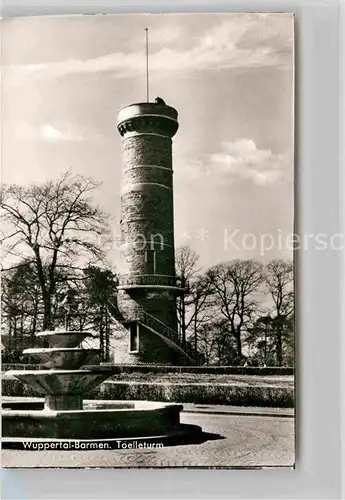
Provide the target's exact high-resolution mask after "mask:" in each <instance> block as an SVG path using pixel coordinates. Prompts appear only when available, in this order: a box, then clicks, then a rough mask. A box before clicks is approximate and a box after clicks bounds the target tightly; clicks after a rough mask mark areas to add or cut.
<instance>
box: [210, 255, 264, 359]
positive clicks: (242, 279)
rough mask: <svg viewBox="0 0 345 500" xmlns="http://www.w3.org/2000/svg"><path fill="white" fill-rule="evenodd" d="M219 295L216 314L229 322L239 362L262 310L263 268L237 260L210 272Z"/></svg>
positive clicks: (211, 280)
mask: <svg viewBox="0 0 345 500" xmlns="http://www.w3.org/2000/svg"><path fill="white" fill-rule="evenodd" d="M207 276H208V279H209V281H210V284H211V287H212V290H213V293H214V294H215V303H216V311H215V312H216V313H217V310H218V311H219V313H218V314H219V315H220V316H221V317H223V318H224V319H225V320H226V323H227V325H228V326H227V328H228V329H229V332H230V334H231V335H232V336H233V337H234V338H235V340H236V350H237V356H238V358H239V360H240V359H241V358H242V337H243V333H244V332H245V331H246V329H247V328H248V326H249V325H251V324H252V322H253V318H254V317H255V314H256V313H257V310H258V296H257V293H258V292H259V290H260V287H261V284H262V281H263V277H262V264H260V263H259V262H257V261H254V260H233V261H231V262H225V263H221V264H218V265H216V266H214V267H212V268H211V269H209V270H208V272H207Z"/></svg>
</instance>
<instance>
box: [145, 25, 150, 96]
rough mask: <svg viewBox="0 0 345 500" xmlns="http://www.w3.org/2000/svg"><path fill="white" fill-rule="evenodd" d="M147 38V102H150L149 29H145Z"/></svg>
mask: <svg viewBox="0 0 345 500" xmlns="http://www.w3.org/2000/svg"><path fill="white" fill-rule="evenodd" d="M145 35H146V36H145V38H146V100H147V102H149V101H150V93H149V29H148V28H145Z"/></svg>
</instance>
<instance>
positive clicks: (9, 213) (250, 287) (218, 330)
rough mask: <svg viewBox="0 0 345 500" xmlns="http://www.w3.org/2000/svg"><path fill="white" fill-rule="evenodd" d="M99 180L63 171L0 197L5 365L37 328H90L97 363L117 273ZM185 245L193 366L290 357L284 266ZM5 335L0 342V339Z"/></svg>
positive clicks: (185, 316)
mask: <svg viewBox="0 0 345 500" xmlns="http://www.w3.org/2000/svg"><path fill="white" fill-rule="evenodd" d="M96 188H97V184H96V183H95V182H94V181H93V180H92V179H89V178H85V177H82V176H78V175H77V176H73V175H71V174H70V173H66V174H64V175H63V176H62V177H61V178H60V179H59V180H58V181H55V182H46V183H44V184H41V185H32V186H28V187H23V186H18V185H12V186H5V187H4V188H3V189H2V193H1V208H2V219H3V222H2V229H3V233H4V234H3V237H2V248H3V250H4V252H5V258H4V262H5V263H6V262H7V263H8V264H7V265H6V264H5V265H4V269H3V270H2V318H3V321H2V324H3V330H4V333H5V335H3V344H5V343H6V344H7V345H6V347H7V348H6V349H5V355H4V357H3V361H4V362H6V361H19V360H20V359H21V351H22V349H23V348H25V347H28V346H29V345H32V344H33V341H34V334H35V332H37V331H39V330H50V329H54V328H61V327H62V328H63V327H66V328H69V329H79V330H86V329H91V330H93V331H95V332H97V335H98V336H99V342H100V347H101V350H102V354H103V359H104V360H107V359H108V358H109V336H110V334H111V329H112V322H113V319H114V318H120V314H119V311H118V309H117V305H116V285H117V277H116V274H115V272H114V271H113V270H112V269H111V268H110V266H109V265H108V264H107V263H106V260H105V257H106V253H107V245H108V243H109V242H110V238H109V235H110V223H109V217H108V215H107V214H106V213H104V212H103V211H102V210H101V209H100V208H99V207H97V206H96V205H95V203H94V200H93V197H92V193H93V191H94V190H95V189H96ZM198 259H199V257H198V255H197V254H196V253H195V252H194V251H193V250H192V249H191V248H190V247H187V246H182V247H181V248H179V249H178V251H177V258H176V267H177V269H176V272H177V274H178V276H179V278H180V280H181V283H182V285H183V287H184V288H185V290H186V292H185V293H184V294H183V295H181V296H180V297H179V298H178V303H177V305H178V319H179V341H180V343H181V345H182V346H183V347H184V348H185V349H187V350H188V351H189V352H193V353H194V355H195V357H196V358H197V359H198V361H199V362H200V363H207V364H209V363H219V364H240V363H244V362H247V363H253V364H261V365H262V364H267V365H274V364H275V365H279V366H281V365H283V364H291V363H292V362H293V314H294V304H293V288H292V285H293V270H292V264H291V262H286V261H282V260H274V261H272V262H270V263H269V264H267V265H266V266H263V264H261V263H259V262H257V261H254V260H234V261H230V262H225V263H221V264H218V265H216V266H213V267H211V268H210V269H208V270H207V271H206V272H205V271H201V269H199V267H198ZM5 339H7V340H6V341H5Z"/></svg>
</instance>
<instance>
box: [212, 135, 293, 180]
mask: <svg viewBox="0 0 345 500" xmlns="http://www.w3.org/2000/svg"><path fill="white" fill-rule="evenodd" d="M209 163H210V168H211V169H212V166H213V168H214V167H216V170H217V171H218V172H219V173H221V174H223V177H226V178H227V179H231V180H235V179H237V180H247V181H251V182H253V183H254V184H256V185H258V186H265V185H268V184H275V183H278V182H282V181H288V180H289V179H291V176H292V173H293V165H292V161H291V158H290V155H288V154H276V153H273V152H272V151H271V150H270V149H258V148H257V146H256V144H255V142H254V141H253V140H251V139H237V140H235V141H233V142H229V141H224V142H223V143H222V144H221V151H220V152H219V153H214V154H212V155H211V156H210V158H209Z"/></svg>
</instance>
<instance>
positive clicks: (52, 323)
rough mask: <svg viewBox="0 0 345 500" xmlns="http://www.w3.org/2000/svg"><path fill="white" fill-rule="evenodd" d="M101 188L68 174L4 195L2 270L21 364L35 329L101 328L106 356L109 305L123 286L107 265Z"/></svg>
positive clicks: (6, 311) (11, 353) (14, 352)
mask: <svg viewBox="0 0 345 500" xmlns="http://www.w3.org/2000/svg"><path fill="white" fill-rule="evenodd" d="M96 188H97V183H95V182H94V181H93V180H92V179H89V178H86V177H83V176H78V175H77V176H73V175H71V174H70V173H66V174H64V175H63V176H62V177H61V178H60V179H59V180H58V181H56V182H52V181H51V182H46V183H44V184H41V185H36V184H34V185H32V186H28V187H23V186H18V185H10V186H5V187H4V188H3V189H2V193H1V208H2V230H3V233H4V234H3V237H2V248H3V250H4V253H5V258H4V261H5V262H9V263H10V264H9V265H5V266H4V269H3V271H2V313H3V326H4V327H5V328H6V330H7V331H6V332H5V333H7V335H3V343H7V347H8V348H7V349H6V351H5V353H6V355H5V356H6V357H9V358H14V359H18V357H20V352H21V350H22V349H23V347H25V346H27V344H28V343H30V342H31V341H32V340H33V335H34V333H35V332H36V331H38V330H51V329H54V328H57V327H64V326H65V327H67V328H69V329H73V328H76V329H87V328H94V329H96V331H98V332H99V336H100V344H101V348H102V350H103V357H104V358H105V359H106V358H107V356H108V350H109V342H108V337H109V322H110V321H111V319H110V315H109V314H108V301H110V302H111V303H114V301H115V303H116V284H117V280H116V276H115V274H114V273H113V272H112V271H111V270H109V269H108V268H107V267H106V264H105V255H106V249H107V243H108V242H109V234H110V225H109V218H108V215H107V214H106V213H104V212H103V211H102V210H101V209H100V208H98V207H97V206H96V205H95V204H94V201H93V199H92V192H93V191H94V190H95V189H96ZM113 309H116V306H114V307H113ZM5 339H6V340H5Z"/></svg>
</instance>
